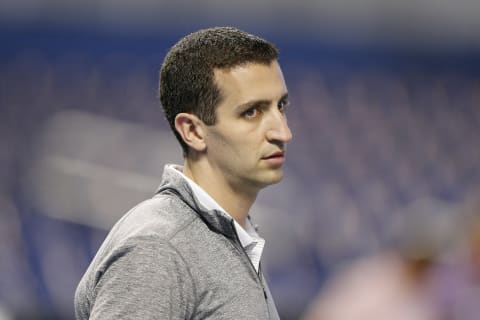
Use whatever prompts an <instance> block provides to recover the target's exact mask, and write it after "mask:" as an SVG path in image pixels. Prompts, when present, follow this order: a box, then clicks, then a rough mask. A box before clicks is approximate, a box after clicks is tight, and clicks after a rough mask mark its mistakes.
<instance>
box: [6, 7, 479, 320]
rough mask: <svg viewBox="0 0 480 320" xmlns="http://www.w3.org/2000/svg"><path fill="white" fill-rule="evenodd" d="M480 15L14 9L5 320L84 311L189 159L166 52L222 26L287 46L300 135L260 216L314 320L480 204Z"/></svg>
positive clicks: (280, 264)
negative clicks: (113, 257) (178, 165)
mask: <svg viewBox="0 0 480 320" xmlns="http://www.w3.org/2000/svg"><path fill="white" fill-rule="evenodd" d="M479 16H480V2H475V1H467V0H459V1H455V2H452V1H450V2H449V1H434V0H430V1H422V2H418V1H396V2H391V1H387V2H386V1H379V0H357V1H354V0H341V1H340V0H336V1H333V0H332V1H330V0H325V1H318V2H317V1H307V0H301V1H297V2H291V1H285V0H278V1H266V0H263V1H251V0H247V1H241V2H240V1H238V2H223V1H213V0H211V1H206V0H205V1H193V0H180V1H164V0H163V1H150V0H139V1H109V0H96V1H82V2H80V1H64V2H61V1H49V0H25V1H12V0H3V1H2V2H1V3H0V43H1V46H0V83H1V85H0V111H1V113H0V143H1V148H0V219H1V220H0V221H1V224H0V319H2V320H5V319H72V318H73V293H74V290H75V287H76V285H77V283H78V281H79V279H80V277H81V275H82V274H83V272H84V270H85V269H86V267H87V265H88V263H89V261H90V259H91V258H92V257H93V255H94V253H95V252H96V249H97V248H98V246H99V245H100V243H101V241H102V240H103V238H104V237H105V235H106V232H107V230H108V229H109V227H111V225H112V224H113V223H114V221H116V220H117V219H118V218H119V217H120V216H121V215H122V214H123V213H124V212H125V211H126V210H128V209H129V208H130V207H131V206H133V205H134V204H135V203H137V202H138V201H141V200H142V199H144V198H146V197H149V196H150V195H151V194H152V193H153V192H154V190H155V187H156V185H157V184H158V183H159V182H160V175H161V172H162V169H163V165H164V164H165V163H169V162H180V161H181V154H180V148H179V147H178V146H177V144H176V142H175V141H174V140H173V137H172V135H171V134H170V132H169V131H168V130H169V129H168V127H167V125H166V123H165V121H164V120H163V116H162V113H161V109H160V106H159V102H158V99H157V92H156V90H157V85H158V83H157V81H158V80H157V76H158V71H159V67H160V63H161V61H162V59H163V56H164V54H165V53H166V51H167V50H168V48H169V47H170V46H171V45H172V44H173V43H174V42H175V41H176V40H177V39H178V38H179V37H181V36H183V35H184V34H186V33H188V32H191V31H195V30H197V29H199V28H203V27H209V26H215V25H233V26H236V27H239V28H241V29H244V30H246V31H248V32H251V33H254V34H258V35H260V36H263V37H265V38H267V39H269V40H271V41H272V42H274V43H276V44H277V45H278V47H279V49H280V51H281V60H280V62H281V65H282V66H283V69H284V73H285V77H286V81H287V84H288V86H289V91H290V94H291V101H292V107H291V109H290V110H289V113H288V117H289V123H290V126H291V128H292V131H293V133H294V140H293V141H292V143H291V145H290V146H289V157H288V161H287V165H286V178H285V180H284V181H283V182H282V183H281V184H279V185H276V186H274V187H272V188H269V189H266V190H265V191H264V192H263V193H262V194H261V196H260V198H259V200H258V203H257V204H256V206H255V208H254V211H255V212H254V213H253V216H254V219H255V220H256V222H257V223H258V224H259V226H260V230H261V231H262V234H263V235H264V237H265V238H266V240H267V245H266V251H265V265H266V267H265V270H266V272H267V276H268V278H269V279H270V282H271V287H272V291H273V294H274V296H275V297H276V302H277V305H278V308H279V311H280V313H281V316H282V319H299V318H300V317H301V315H302V314H303V312H304V310H305V309H306V308H307V306H308V305H309V303H310V302H311V301H312V299H313V298H314V297H315V296H316V294H317V293H318V292H319V291H320V290H321V289H322V286H323V285H324V283H325V281H326V280H327V279H328V278H329V277H330V276H331V275H332V274H333V272H334V271H335V270H336V268H337V267H338V266H340V265H343V264H345V263H348V262H349V261H352V260H353V259H355V258H357V257H360V256H364V255H368V254H371V253H373V252H376V251H378V250H380V249H381V248H383V247H385V246H387V245H389V244H390V243H391V241H392V239H397V238H395V237H393V236H392V235H394V234H396V235H398V233H400V234H402V233H403V232H402V231H404V230H402V229H401V227H398V225H402V219H405V220H407V219H409V217H410V216H412V215H413V216H415V215H417V214H419V215H422V217H423V218H422V219H425V217H427V219H429V220H428V221H429V222H431V224H429V223H427V225H430V226H435V227H433V228H436V224H435V221H439V217H440V216H449V217H451V216H454V217H455V216H457V215H460V214H461V212H462V208H463V207H464V206H465V205H466V203H468V202H469V201H470V200H471V199H473V200H475V199H476V198H478V195H479V193H476V192H478V190H479V188H480V174H479V169H480V147H479V137H480V126H479V125H480V59H479V58H480V56H479V52H480V32H479V30H480V19H479ZM399 221H400V222H399ZM423 221H424V220H423ZM442 221H443V220H442ZM398 228H400V230H402V231H400V232H399V231H398V230H397V229H398ZM395 230H396V231H395ZM405 234H408V232H405Z"/></svg>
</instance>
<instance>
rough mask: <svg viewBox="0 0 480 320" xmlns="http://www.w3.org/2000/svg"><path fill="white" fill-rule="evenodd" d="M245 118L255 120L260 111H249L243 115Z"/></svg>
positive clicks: (254, 109)
mask: <svg viewBox="0 0 480 320" xmlns="http://www.w3.org/2000/svg"><path fill="white" fill-rule="evenodd" d="M243 116H244V117H245V118H247V119H253V118H255V117H256V116H258V109H257V108H251V109H248V110H247V111H245V112H244V113H243Z"/></svg>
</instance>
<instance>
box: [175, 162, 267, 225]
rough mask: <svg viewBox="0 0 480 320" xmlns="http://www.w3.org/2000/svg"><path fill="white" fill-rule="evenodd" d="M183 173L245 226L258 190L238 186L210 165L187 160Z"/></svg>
mask: <svg viewBox="0 0 480 320" xmlns="http://www.w3.org/2000/svg"><path fill="white" fill-rule="evenodd" d="M183 174H185V175H186V176H187V177H188V178H190V179H191V180H192V181H194V182H195V183H196V184H198V185H199V186H200V187H202V189H203V190H205V191H206V192H207V193H208V194H209V195H210V196H211V197H212V198H213V199H214V200H215V201H216V202H217V203H218V204H219V205H220V206H221V207H222V208H223V209H225V210H226V211H227V213H228V214H229V215H230V216H231V217H232V218H233V219H234V220H235V221H236V222H237V223H239V224H240V225H241V226H242V227H245V225H246V222H247V217H248V212H249V211H250V208H251V206H252V205H253V202H254V201H255V199H256V197H257V193H258V191H257V190H252V191H249V190H246V189H245V188H244V187H243V186H236V185H235V184H233V183H231V182H229V181H228V179H227V178H226V177H225V176H224V175H221V174H218V172H215V171H213V170H211V168H210V167H208V166H207V167H206V166H202V165H200V164H199V163H192V162H191V161H189V160H185V163H184V168H183Z"/></svg>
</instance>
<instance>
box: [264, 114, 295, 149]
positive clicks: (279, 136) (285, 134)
mask: <svg viewBox="0 0 480 320" xmlns="http://www.w3.org/2000/svg"><path fill="white" fill-rule="evenodd" d="M267 140H268V141H270V142H281V143H282V144H283V143H288V142H290V141H291V140H292V132H291V131H290V128H289V127H288V124H287V117H286V116H285V114H284V113H282V112H280V111H279V110H275V111H274V112H273V113H272V116H271V117H270V123H269V128H268V130H267Z"/></svg>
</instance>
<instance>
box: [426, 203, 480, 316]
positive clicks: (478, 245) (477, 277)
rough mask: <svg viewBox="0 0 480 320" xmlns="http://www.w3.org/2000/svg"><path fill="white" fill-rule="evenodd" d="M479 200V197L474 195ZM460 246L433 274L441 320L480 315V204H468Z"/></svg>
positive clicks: (460, 235) (459, 233)
mask: <svg viewBox="0 0 480 320" xmlns="http://www.w3.org/2000/svg"><path fill="white" fill-rule="evenodd" d="M477 196H478V194H477ZM466 211H467V212H466V215H461V214H460V216H463V217H464V218H465V219H464V221H462V227H461V229H460V230H459V232H458V239H459V246H458V247H457V248H456V250H455V251H453V252H452V253H451V254H450V255H449V256H447V257H446V258H445V259H443V261H442V263H441V264H439V266H438V267H437V268H436V270H435V272H434V281H433V283H434V286H435V287H434V288H435V293H436V299H437V305H438V308H439V310H441V312H442V314H443V318H442V319H444V320H473V319H478V315H479V313H480V201H479V200H478V198H477V199H474V201H473V205H472V203H469V201H467V210H466Z"/></svg>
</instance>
